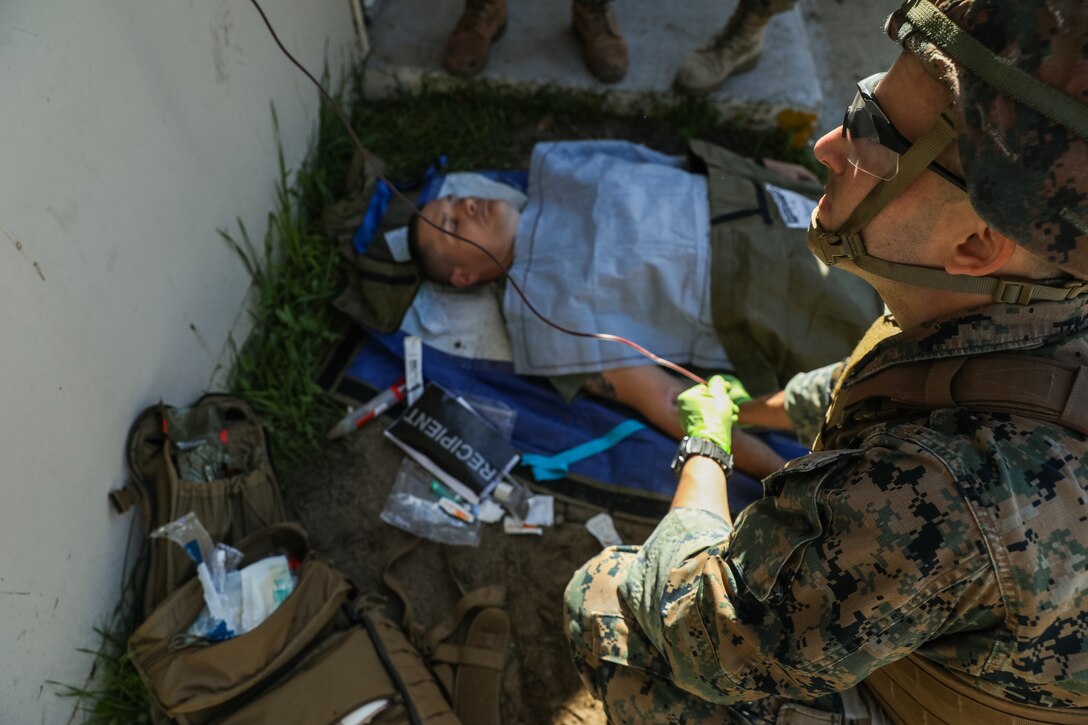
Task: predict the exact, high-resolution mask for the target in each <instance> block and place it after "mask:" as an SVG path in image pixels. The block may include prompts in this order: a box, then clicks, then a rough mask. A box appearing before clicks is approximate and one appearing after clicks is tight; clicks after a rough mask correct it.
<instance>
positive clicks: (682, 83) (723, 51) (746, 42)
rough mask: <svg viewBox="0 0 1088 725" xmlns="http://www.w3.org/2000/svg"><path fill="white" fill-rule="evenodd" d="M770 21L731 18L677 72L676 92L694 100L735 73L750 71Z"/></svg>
mask: <svg viewBox="0 0 1088 725" xmlns="http://www.w3.org/2000/svg"><path fill="white" fill-rule="evenodd" d="M769 21H770V18H769V17H765V16H762V15H755V14H752V13H742V14H738V15H734V16H733V17H732V18H730V19H729V22H728V23H726V26H725V27H724V28H722V29H721V30H720V31H719V32H718V34H717V35H715V36H714V37H713V38H712V39H711V40H710V42H709V43H707V44H706V45H704V46H703V47H702V48H699V49H698V50H696V51H694V52H692V54H691V55H689V56H688V57H687V58H686V59H685V60H684V63H683V64H682V65H681V66H680V69H679V70H677V71H676V78H675V79H674V83H675V84H676V87H677V89H678V90H680V91H682V92H684V93H688V94H691V95H694V96H701V95H705V94H707V93H710V92H711V91H713V90H714V89H715V88H717V87H718V86H720V85H721V84H722V83H723V82H725V79H726V78H728V77H729V76H731V75H732V74H734V73H742V72H744V71H746V70H751V69H752V68H753V67H754V66H755V64H756V61H757V60H759V54H760V53H761V52H762V51H763V33H764V31H765V30H766V29H767V23H768V22H769Z"/></svg>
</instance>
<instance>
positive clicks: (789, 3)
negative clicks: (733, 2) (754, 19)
mask: <svg viewBox="0 0 1088 725" xmlns="http://www.w3.org/2000/svg"><path fill="white" fill-rule="evenodd" d="M796 4H797V0H740V2H739V3H737V9H736V10H735V11H733V14H734V15H740V14H742V13H751V14H753V15H761V16H764V17H768V18H769V17H771V16H772V15H778V14H779V13H784V12H786V11H787V10H789V9H791V8H792V7H793V6H794V5H796Z"/></svg>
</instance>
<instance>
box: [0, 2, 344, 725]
mask: <svg viewBox="0 0 1088 725" xmlns="http://www.w3.org/2000/svg"><path fill="white" fill-rule="evenodd" d="M263 5H264V7H265V10H266V12H267V13H268V14H269V16H270V18H271V20H272V22H273V24H274V25H275V26H276V29H277V31H278V32H279V34H280V37H281V38H282V39H283V41H284V43H285V44H286V45H287V47H288V48H289V49H290V50H291V51H292V52H294V53H295V54H296V56H297V57H298V58H299V59H300V60H301V61H302V62H303V63H305V64H307V65H308V66H309V67H310V68H311V70H313V71H314V72H315V74H317V73H320V70H321V67H322V64H323V63H324V61H325V60H326V59H327V60H328V62H329V67H330V68H331V69H333V70H334V71H339V70H341V69H343V68H345V67H346V66H347V64H348V63H350V62H351V61H352V60H353V59H355V58H354V56H355V48H356V45H355V43H356V41H355V36H354V31H353V29H352V21H351V8H350V4H349V2H348V0H311V1H310V2H306V3H297V2H292V1H291V0H264V2H263ZM0 78H2V82H0V89H2V91H0V170H2V171H0V340H2V341H3V354H2V356H0V411H2V415H0V461H2V464H0V491H2V494H3V497H2V499H0V501H2V502H0V537H2V538H0V550H2V552H3V553H2V554H0V723H5V724H6V723H19V724H22V723H38V722H42V723H57V722H66V721H67V720H68V719H69V717H70V716H71V714H72V711H73V702H72V701H71V700H63V699H60V698H57V697H56V696H55V694H54V692H55V689H56V688H54V687H52V686H50V685H48V684H46V680H57V681H60V682H65V683H70V684H74V685H81V684H83V682H84V680H85V679H86V677H87V675H88V671H89V668H90V665H91V658H90V657H89V656H87V655H83V654H79V653H77V651H76V650H77V648H80V647H90V648H94V647H96V646H97V639H96V637H95V635H94V633H93V628H94V627H95V626H97V625H101V624H103V623H104V622H105V621H106V619H107V615H108V614H109V612H110V611H111V610H112V608H113V606H114V604H115V603H116V601H117V596H118V591H119V583H120V579H121V575H122V571H121V558H122V555H123V552H124V541H125V536H126V533H127V531H128V529H129V517H130V516H131V514H129V515H128V516H124V517H120V516H116V515H114V514H113V513H111V511H110V508H109V505H108V502H107V492H108V491H109V490H110V489H112V488H115V487H117V486H118V485H120V484H121V483H122V482H123V480H124V458H123V450H122V448H123V443H124V437H125V433H126V431H127V429H128V426H129V424H130V422H131V421H132V419H133V417H134V416H135V415H136V414H137V413H138V412H139V411H140V410H142V409H143V408H144V407H145V406H147V405H150V404H152V403H154V402H155V401H157V400H158V399H159V398H163V399H165V400H167V401H168V402H173V403H176V404H184V403H187V402H190V401H191V400H192V399H193V398H195V397H196V396H197V395H198V394H199V393H200V392H201V391H202V390H203V389H204V388H205V387H206V386H207V385H208V384H209V381H210V380H211V379H212V375H213V370H214V368H215V367H216V365H217V363H218V362H219V360H220V358H221V356H222V354H223V351H224V348H225V343H226V341H227V337H228V334H230V332H231V330H232V328H233V327H234V326H235V324H236V323H239V322H240V321H241V322H244V320H245V318H246V315H245V314H243V313H242V312H241V308H242V304H243V298H244V297H245V294H246V290H247V287H248V278H247V276H246V274H245V270H244V269H243V267H242V265H241V263H240V262H239V260H238V259H237V258H236V257H235V256H234V255H233V253H232V252H231V251H230V250H229V249H228V248H227V246H226V245H225V244H224V242H223V240H222V239H221V238H220V237H219V235H218V234H217V233H216V230H217V229H230V230H234V229H236V225H235V219H236V218H238V217H240V218H242V219H243V221H244V222H245V223H246V226H247V228H248V229H249V230H250V233H251V235H252V236H253V237H254V238H255V239H257V240H260V239H262V238H263V234H264V228H265V215H266V214H267V212H269V211H270V210H272V209H273V207H274V191H275V181H276V178H277V169H276V141H275V138H274V135H273V130H272V123H271V116H270V111H269V107H270V103H274V104H275V106H276V110H277V112H278V114H279V119H280V125H281V128H282V139H283V145H284V150H285V153H286V157H287V161H288V164H289V166H290V167H292V168H294V167H297V164H298V162H299V161H300V160H301V159H302V157H303V155H304V153H305V150H306V144H307V141H308V139H309V137H310V134H311V133H312V130H313V128H314V119H315V113H316V109H317V103H318V96H317V91H316V89H314V88H313V87H312V86H310V85H309V84H308V82H307V81H306V80H305V79H304V78H303V77H302V76H301V75H299V73H298V72H297V71H296V70H295V69H294V67H293V66H291V65H290V64H289V62H288V61H287V60H286V58H284V57H283V56H282V55H281V54H280V52H279V50H278V49H277V48H276V47H275V45H274V44H273V41H272V39H271V37H270V36H269V35H268V33H267V31H266V29H265V27H264V25H263V24H262V22H261V20H260V17H259V15H258V14H257V13H256V10H255V9H254V8H253V6H252V5H251V4H250V3H249V2H247V1H246V0H200V1H199V2H197V1H195V0H153V1H151V2H148V1H147V0H95V1H94V2H88V1H87V0H6V2H4V3H2V4H0ZM223 359H226V358H225V357H224V358H223Z"/></svg>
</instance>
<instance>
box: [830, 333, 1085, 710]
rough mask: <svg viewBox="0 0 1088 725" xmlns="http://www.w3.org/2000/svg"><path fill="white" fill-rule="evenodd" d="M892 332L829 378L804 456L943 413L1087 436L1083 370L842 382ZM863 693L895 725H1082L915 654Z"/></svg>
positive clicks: (1012, 359)
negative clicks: (1030, 422)
mask: <svg viewBox="0 0 1088 725" xmlns="http://www.w3.org/2000/svg"><path fill="white" fill-rule="evenodd" d="M898 330H899V328H898V327H896V326H895V325H894V323H892V322H891V321H890V320H887V319H880V320H877V322H875V323H874V324H873V326H872V327H871V328H870V330H869V331H868V332H867V333H866V335H865V337H864V339H863V340H862V342H861V343H860V344H859V345H858V347H857V349H856V350H855V352H854V353H853V354H852V355H851V357H850V360H849V361H848V362H847V364H846V369H845V371H844V372H843V373H842V374H841V375H840V377H839V380H838V383H837V384H836V389H835V392H834V394H833V395H832V405H831V408H830V409H829V410H828V413H827V417H826V419H825V422H824V426H823V428H822V430H821V431H820V435H819V437H818V438H817V439H816V443H815V444H814V445H813V448H814V450H834V449H836V448H847V447H853V446H855V445H856V444H857V441H858V439H859V438H860V437H861V436H863V435H864V432H865V430H866V429H868V428H870V427H872V426H873V425H876V424H879V423H881V422H887V423H900V422H905V421H909V420H912V419H916V420H917V419H925V418H928V416H929V413H930V412H931V411H933V410H937V409H941V408H951V407H962V408H967V409H969V410H974V411H978V412H985V413H1009V414H1012V415H1018V416H1023V417H1027V418H1032V419H1035V420H1043V421H1049V422H1053V423H1058V424H1059V425H1062V426H1064V427H1066V428H1069V429H1070V430H1073V431H1077V432H1079V433H1081V434H1083V435H1088V367H1085V366H1081V365H1074V364H1069V363H1062V362H1058V361H1055V360H1048V359H1046V358H1041V357H1033V356H1031V355H1025V354H1019V355H1013V354H1007V353H1005V354H1002V353H990V354H979V355H970V356H962V357H952V358H943V359H939V360H923V361H917V362H909V363H903V364H900V365H894V366H892V367H889V368H887V369H885V370H881V371H880V372H877V373H874V374H872V375H869V376H867V377H865V378H863V379H862V380H860V381H859V382H856V383H852V382H849V378H850V370H851V368H852V367H853V366H854V365H856V364H858V363H859V362H861V361H862V360H864V359H865V358H866V356H867V355H868V353H869V352H870V351H871V350H872V348H873V347H874V346H875V345H876V344H877V343H879V342H880V341H881V340H883V339H885V338H887V337H889V336H890V335H892V334H895V333H896V332H898ZM865 686H866V687H867V688H868V689H869V691H870V692H872V693H873V695H874V697H875V698H876V700H877V701H878V702H879V703H880V706H881V708H882V709H883V710H884V712H885V713H886V714H887V715H888V716H889V717H890V718H891V719H892V721H893V722H894V723H896V725H916V723H932V725H960V723H986V725H1067V724H1068V725H1073V724H1074V723H1088V710H1085V709H1053V708H1044V707H1038V706H1032V705H1022V704H1017V703H1013V702H1009V701H1008V700H1005V699H1003V698H1001V697H998V696H996V695H993V694H991V693H989V692H986V691H984V690H981V689H979V688H978V687H976V686H975V685H974V684H972V683H971V682H969V681H968V680H967V679H966V678H964V677H962V676H959V675H957V674H955V673H954V672H952V671H950V670H947V669H945V668H943V667H940V666H939V665H936V664H934V663H933V662H930V661H929V660H926V659H925V658H924V657H922V656H920V655H917V654H911V655H909V656H907V657H905V658H903V659H901V660H898V661H896V662H893V663H892V664H890V665H887V666H885V667H882V668H880V669H879V670H876V671H875V672H873V673H872V674H870V675H869V677H868V678H867V679H866V680H865Z"/></svg>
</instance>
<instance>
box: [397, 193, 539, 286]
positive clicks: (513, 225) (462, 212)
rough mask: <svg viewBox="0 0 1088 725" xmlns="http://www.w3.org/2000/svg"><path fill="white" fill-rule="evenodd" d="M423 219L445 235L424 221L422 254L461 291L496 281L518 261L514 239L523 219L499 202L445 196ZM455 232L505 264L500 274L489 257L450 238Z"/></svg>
mask: <svg viewBox="0 0 1088 725" xmlns="http://www.w3.org/2000/svg"><path fill="white" fill-rule="evenodd" d="M422 212H423V216H424V217H426V218H427V219H429V220H430V221H432V222H434V223H435V224H436V225H438V226H439V227H440V228H441V229H442V230H443V231H441V232H440V231H439V230H438V229H435V228H434V227H432V226H431V225H430V224H427V223H426V222H424V221H422V220H420V222H419V230H418V239H419V249H420V252H421V253H422V254H423V255H424V256H425V257H426V258H427V260H428V265H430V266H432V268H434V269H438V270H441V272H440V274H441V276H443V277H447V276H448V280H447V281H448V282H449V283H450V284H453V285H455V286H458V287H465V286H468V285H473V284H477V283H479V282H486V281H488V280H491V279H495V278H497V277H499V276H501V275H502V273H503V272H504V271H505V270H507V269H509V268H510V265H511V264H512V263H513V261H514V236H515V235H516V234H517V231H518V219H519V217H520V216H521V215H520V213H519V212H518V210H517V209H516V208H514V206H513V205H512V204H510V203H508V202H505V201H502V200H499V199H480V198H477V197H471V196H470V197H464V198H461V197H456V196H444V197H442V198H440V199H435V200H434V201H432V202H430V203H428V204H426V205H425V206H424V207H423V209H422ZM446 232H454V233H456V234H459V235H461V236H463V237H466V238H467V239H471V240H472V241H474V242H476V243H477V244H479V245H480V246H481V247H483V248H484V249H486V250H487V251H489V252H490V253H491V254H492V255H494V256H495V258H496V259H498V260H499V262H501V263H502V267H503V268H502V270H500V269H499V268H498V267H497V266H496V265H495V263H494V262H493V261H492V260H491V259H489V258H488V257H487V255H486V254H484V253H483V252H481V251H480V250H479V249H477V248H475V247H473V246H472V245H470V244H466V243H465V242H463V241H461V240H460V239H457V238H455V237H452V236H450V235H449V234H447V233H446Z"/></svg>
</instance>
